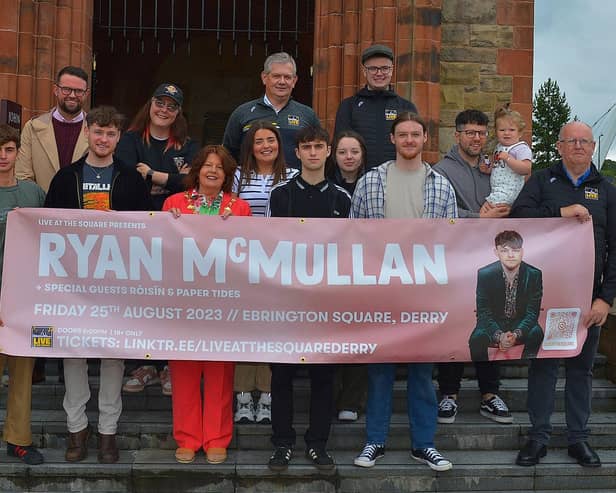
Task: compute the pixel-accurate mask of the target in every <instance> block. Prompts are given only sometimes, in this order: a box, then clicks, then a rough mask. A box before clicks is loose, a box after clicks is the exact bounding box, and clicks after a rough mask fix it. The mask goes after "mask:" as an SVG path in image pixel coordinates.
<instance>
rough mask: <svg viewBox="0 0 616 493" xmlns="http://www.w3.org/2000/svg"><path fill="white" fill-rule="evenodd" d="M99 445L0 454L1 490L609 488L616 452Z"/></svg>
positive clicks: (338, 492) (334, 492)
mask: <svg viewBox="0 0 616 493" xmlns="http://www.w3.org/2000/svg"><path fill="white" fill-rule="evenodd" d="M95 452H96V451H95V450H90V453H89V457H88V458H87V459H86V460H85V461H83V462H81V463H77V464H67V463H66V462H64V458H63V452H62V451H60V450H45V458H46V463H45V464H42V465H39V466H30V467H28V466H25V465H23V464H21V463H18V462H16V459H13V458H8V457H6V455H5V454H0V490H2V491H46V492H66V491H88V492H105V493H111V492H130V493H145V492H147V493H150V492H152V491H155V492H157V493H176V492H188V491H190V492H212V493H213V492H216V493H227V492H228V493H247V492H294V493H295V492H297V493H308V492H310V493H313V492H325V493H377V492H378V493H408V492H411V491H413V492H419V493H422V492H448V493H462V492H469V491H474V492H476V491H484V492H501V493H505V492H514V491H515V492H518V493H520V492H538V491H539V492H545V493H547V492H555V491H568V492H580V491H585V492H587V493H589V492H595V493H607V492H608V491H609V492H612V493H613V491H614V485H616V451H614V450H609V451H602V452H601V458H602V461H603V466H602V467H601V468H598V469H585V468H582V467H580V466H578V465H577V464H576V463H575V462H574V461H573V459H571V458H570V457H568V456H567V453H566V450H564V449H550V450H549V452H548V455H547V457H545V458H544V459H543V460H542V462H541V464H540V465H538V466H535V467H528V468H526V467H519V466H516V465H514V463H513V462H514V460H515V453H514V452H513V451H490V452H484V451H452V452H449V453H448V454H447V457H448V458H449V459H451V460H452V462H453V463H454V467H453V469H452V470H450V471H446V472H441V473H437V472H434V471H432V470H430V469H429V468H428V467H426V466H425V465H421V464H418V463H416V462H414V461H412V460H411V459H410V457H409V453H408V451H388V452H387V454H386V456H385V457H384V458H383V459H382V460H380V461H379V462H378V464H377V466H375V467H374V468H371V469H365V468H359V467H355V466H353V465H352V461H353V457H354V454H353V453H351V452H335V453H334V454H333V455H334V458H335V460H336V464H337V466H336V468H335V469H334V470H333V471H330V472H328V473H323V472H319V471H318V470H316V469H315V468H314V467H313V466H312V465H311V464H309V462H308V460H307V459H305V458H304V456H303V453H302V451H301V450H297V451H296V455H295V457H294V458H293V459H292V462H291V465H290V467H289V469H288V470H287V471H286V472H284V473H272V472H271V471H269V469H268V468H267V466H266V464H267V460H268V458H269V455H270V451H265V450H263V451H234V450H230V452H229V458H228V460H227V462H226V463H224V464H220V465H209V464H206V463H205V458H204V456H203V454H202V453H199V454H198V455H197V457H196V460H195V462H194V463H192V464H178V463H176V462H175V460H174V457H173V452H171V451H167V450H152V449H146V450H139V451H122V452H121V453H120V461H119V462H118V463H117V464H111V465H103V464H98V463H97V462H96V453H95Z"/></svg>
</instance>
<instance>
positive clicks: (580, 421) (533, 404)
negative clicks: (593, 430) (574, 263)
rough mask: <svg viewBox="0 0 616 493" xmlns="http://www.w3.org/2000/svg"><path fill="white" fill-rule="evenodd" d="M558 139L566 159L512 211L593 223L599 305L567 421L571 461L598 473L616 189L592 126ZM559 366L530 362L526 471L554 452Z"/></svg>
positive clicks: (570, 379) (572, 369) (593, 310)
mask: <svg viewBox="0 0 616 493" xmlns="http://www.w3.org/2000/svg"><path fill="white" fill-rule="evenodd" d="M558 138H559V140H558V143H557V144H556V148H557V149H558V153H559V154H560V157H561V160H560V161H559V162H557V163H555V164H553V165H552V166H550V167H549V168H547V169H544V170H541V171H538V172H537V173H535V174H533V175H532V176H531V177H530V179H529V180H528V182H527V183H526V185H524V188H523V189H522V191H521V192H520V195H519V196H518V198H517V200H516V201H515V202H514V204H513V206H512V208H511V216H512V217H572V218H577V219H578V220H579V221H580V222H585V221H589V220H592V222H593V227H594V235H593V236H594V242H595V256H594V282H593V293H592V303H591V306H590V310H589V311H588V312H587V313H585V314H584V315H583V317H582V320H581V323H582V324H583V326H584V327H587V328H588V332H587V335H586V340H585V341H584V344H583V346H582V348H581V351H580V353H579V354H578V355H577V356H575V357H573V358H567V359H565V379H566V383H565V418H566V423H567V443H568V445H569V450H568V452H569V456H571V457H573V458H574V459H575V460H576V461H577V462H578V464H580V465H582V466H584V467H599V466H601V460H600V459H599V456H598V455H597V454H596V452H595V451H594V450H593V449H592V447H591V446H590V445H589V444H588V435H589V429H588V419H589V417H590V411H591V406H590V403H591V400H592V368H593V362H594V359H595V355H596V353H597V346H598V344H599V332H600V328H601V325H603V324H604V323H605V320H606V319H607V315H608V312H609V309H610V305H611V303H612V302H613V300H614V297H615V296H616V188H614V186H613V185H611V184H610V183H609V182H608V180H606V179H605V177H604V176H602V175H601V174H600V173H599V171H597V168H596V167H595V165H594V164H593V163H592V155H593V152H594V150H595V141H594V139H593V136H592V129H591V128H590V127H589V126H588V125H587V124H585V123H582V122H570V123H567V124H566V125H565V126H563V128H562V129H561V130H560V134H559V136H558ZM563 268H566V266H563ZM571 288H573V289H575V287H574V286H571ZM559 364H560V360H559V359H558V358H541V359H534V360H532V361H531V363H530V369H529V372H528V403H527V406H528V414H529V417H530V422H531V428H530V430H529V432H528V441H527V443H526V444H525V445H524V447H523V448H522V449H521V450H520V452H519V454H518V457H517V459H516V463H517V464H518V465H520V466H533V465H535V464H537V463H538V462H539V460H540V459H541V458H542V457H544V456H545V455H546V453H547V444H548V442H549V440H550V436H551V434H552V425H551V423H550V418H551V415H552V411H553V410H554V397H555V392H556V390H555V389H556V380H557V378H558V367H559Z"/></svg>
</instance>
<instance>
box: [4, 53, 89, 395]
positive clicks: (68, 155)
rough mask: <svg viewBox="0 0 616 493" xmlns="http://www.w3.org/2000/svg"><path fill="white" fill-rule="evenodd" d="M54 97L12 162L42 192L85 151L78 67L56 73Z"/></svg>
mask: <svg viewBox="0 0 616 493" xmlns="http://www.w3.org/2000/svg"><path fill="white" fill-rule="evenodd" d="M53 94H54V96H55V98H56V106H55V107H54V108H52V109H51V111H49V112H47V113H43V114H42V115H40V116H37V117H35V118H32V119H31V120H29V121H28V122H26V124H25V125H24V128H23V130H22V132H21V147H20V148H19V154H18V155H17V162H16V163H15V176H16V177H17V178H19V179H20V180H31V181H33V182H35V183H36V184H37V185H38V186H40V187H41V188H42V189H43V190H44V191H45V192H47V190H48V189H49V184H50V183H51V179H52V178H53V177H54V175H55V174H56V172H57V171H58V170H59V169H60V168H65V167H67V166H69V165H70V164H71V163H72V162H74V161H77V160H78V159H79V158H81V157H82V156H83V154H84V153H85V152H86V150H87V149H88V141H87V139H86V136H85V133H84V129H85V127H86V121H85V116H86V114H85V112H84V111H83V109H82V107H83V101H84V99H85V97H86V96H87V94H88V74H87V73H86V72H85V70H83V69H81V68H79V67H73V66H70V65H69V66H67V67H64V68H63V69H62V70H60V72H59V73H58V77H57V79H56V82H55V84H54V88H53ZM60 374H62V365H61V363H60ZM44 380H45V359H43V358H36V363H35V366H34V371H33V373H32V383H40V382H42V381H44Z"/></svg>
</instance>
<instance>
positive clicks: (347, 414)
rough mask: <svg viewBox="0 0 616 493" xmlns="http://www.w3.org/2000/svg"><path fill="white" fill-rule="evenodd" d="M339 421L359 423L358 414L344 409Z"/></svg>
mask: <svg viewBox="0 0 616 493" xmlns="http://www.w3.org/2000/svg"><path fill="white" fill-rule="evenodd" d="M338 421H357V412H356V411H351V410H349V409H343V410H342V411H340V412H339V413H338Z"/></svg>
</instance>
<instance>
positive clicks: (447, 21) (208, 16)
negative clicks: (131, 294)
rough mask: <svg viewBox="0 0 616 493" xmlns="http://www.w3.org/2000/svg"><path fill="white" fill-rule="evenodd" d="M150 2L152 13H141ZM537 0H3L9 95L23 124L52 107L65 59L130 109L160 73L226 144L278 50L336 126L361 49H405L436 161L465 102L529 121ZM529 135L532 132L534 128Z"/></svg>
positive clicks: (301, 93) (409, 79) (197, 125)
mask: <svg viewBox="0 0 616 493" xmlns="http://www.w3.org/2000/svg"><path fill="white" fill-rule="evenodd" d="M140 6H142V8H141V9H140ZM533 8H534V0H481V1H477V0H295V1H287V0H285V1H280V0H242V1H238V0H228V1H224V2H214V1H209V0H205V1H197V0H175V1H174V2H169V1H165V0H149V1H148V2H123V1H119V0H0V9H1V11H2V13H3V15H2V16H1V18H0V98H2V99H9V100H13V101H16V102H17V103H19V104H21V105H22V108H23V115H22V120H23V121H25V120H26V119H28V118H29V117H30V116H32V115H33V114H38V113H40V112H43V111H46V110H48V109H49V108H50V106H51V105H52V104H53V103H52V92H51V89H52V83H53V80H54V75H55V74H56V73H57V71H58V70H59V68H61V67H62V66H64V65H68V64H73V65H80V66H82V67H84V68H86V69H87V70H89V71H90V72H91V73H92V76H93V85H92V92H91V96H90V97H91V99H92V103H94V104H104V103H106V104H114V105H116V106H117V107H118V108H120V109H121V111H123V112H124V113H126V114H127V115H128V116H132V115H133V114H134V112H135V110H136V109H137V108H138V107H139V106H140V105H141V104H143V103H144V102H145V100H146V99H147V97H148V96H149V94H150V93H151V91H152V90H153V88H154V87H155V86H156V85H157V84H158V83H159V82H162V81H173V82H176V83H177V84H179V85H180V86H181V87H183V88H184V90H185V93H186V103H185V108H184V109H185V111H186V113H187V116H188V117H189V121H190V122H191V128H190V130H191V134H192V135H193V136H194V137H197V138H199V139H202V140H217V139H219V138H220V135H221V133H222V127H223V126H224V122H225V121H226V117H227V116H228V114H229V113H230V111H231V110H232V109H233V108H234V107H235V105H237V104H238V103H239V102H241V101H245V100H248V99H250V98H252V97H256V96H258V95H260V94H261V93H262V86H261V82H260V79H259V77H258V74H259V72H260V70H261V67H262V63H263V60H264V58H265V56H266V55H267V54H268V53H271V52H274V51H279V50H280V49H284V50H285V51H289V52H290V53H291V54H293V55H294V56H295V57H296V59H297V61H298V74H299V77H300V80H299V82H298V85H297V87H296V90H295V97H296V98H297V99H298V100H300V101H302V102H304V103H307V104H312V105H313V107H314V108H315V110H316V112H317V113H318V115H319V116H320V118H321V120H322V121H323V122H324V123H325V124H326V125H327V127H328V128H329V129H330V130H331V129H332V127H333V120H334V116H335V112H336V109H337V106H338V103H339V101H340V100H341V99H342V98H343V97H346V96H349V95H351V94H352V93H354V92H355V91H356V90H357V88H358V86H360V85H361V84H362V83H363V80H362V76H361V71H360V68H359V54H360V53H361V51H362V50H363V48H365V47H366V46H368V45H370V44H372V43H374V42H379V43H385V44H388V45H390V46H392V47H393V48H394V50H395V53H396V55H397V60H396V64H395V65H396V66H395V71H394V81H395V85H396V90H397V91H398V93H400V94H401V95H403V96H404V97H407V98H409V99H412V100H413V101H414V102H415V104H416V105H417V106H418V108H419V110H420V112H421V113H422V114H423V115H424V116H427V117H428V118H429V119H430V124H431V128H432V132H431V137H430V142H429V150H430V152H429V153H428V154H427V158H428V160H429V161H432V162H433V161H435V160H436V159H438V152H439V151H440V152H445V151H446V150H447V149H448V148H449V147H450V145H451V142H452V132H451V127H452V125H453V118H454V116H455V114H456V113H457V112H458V111H460V110H461V109H463V108H465V107H471V106H472V107H476V108H479V109H482V110H484V111H486V112H488V113H492V112H493V110H494V109H495V108H496V107H497V106H498V105H500V104H502V103H506V102H511V103H512V105H513V107H514V108H515V109H517V110H519V111H520V112H521V113H522V114H523V115H524V117H525V118H526V120H527V121H528V122H529V123H530V119H531V103H532V61H533ZM527 137H528V136H527Z"/></svg>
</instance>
